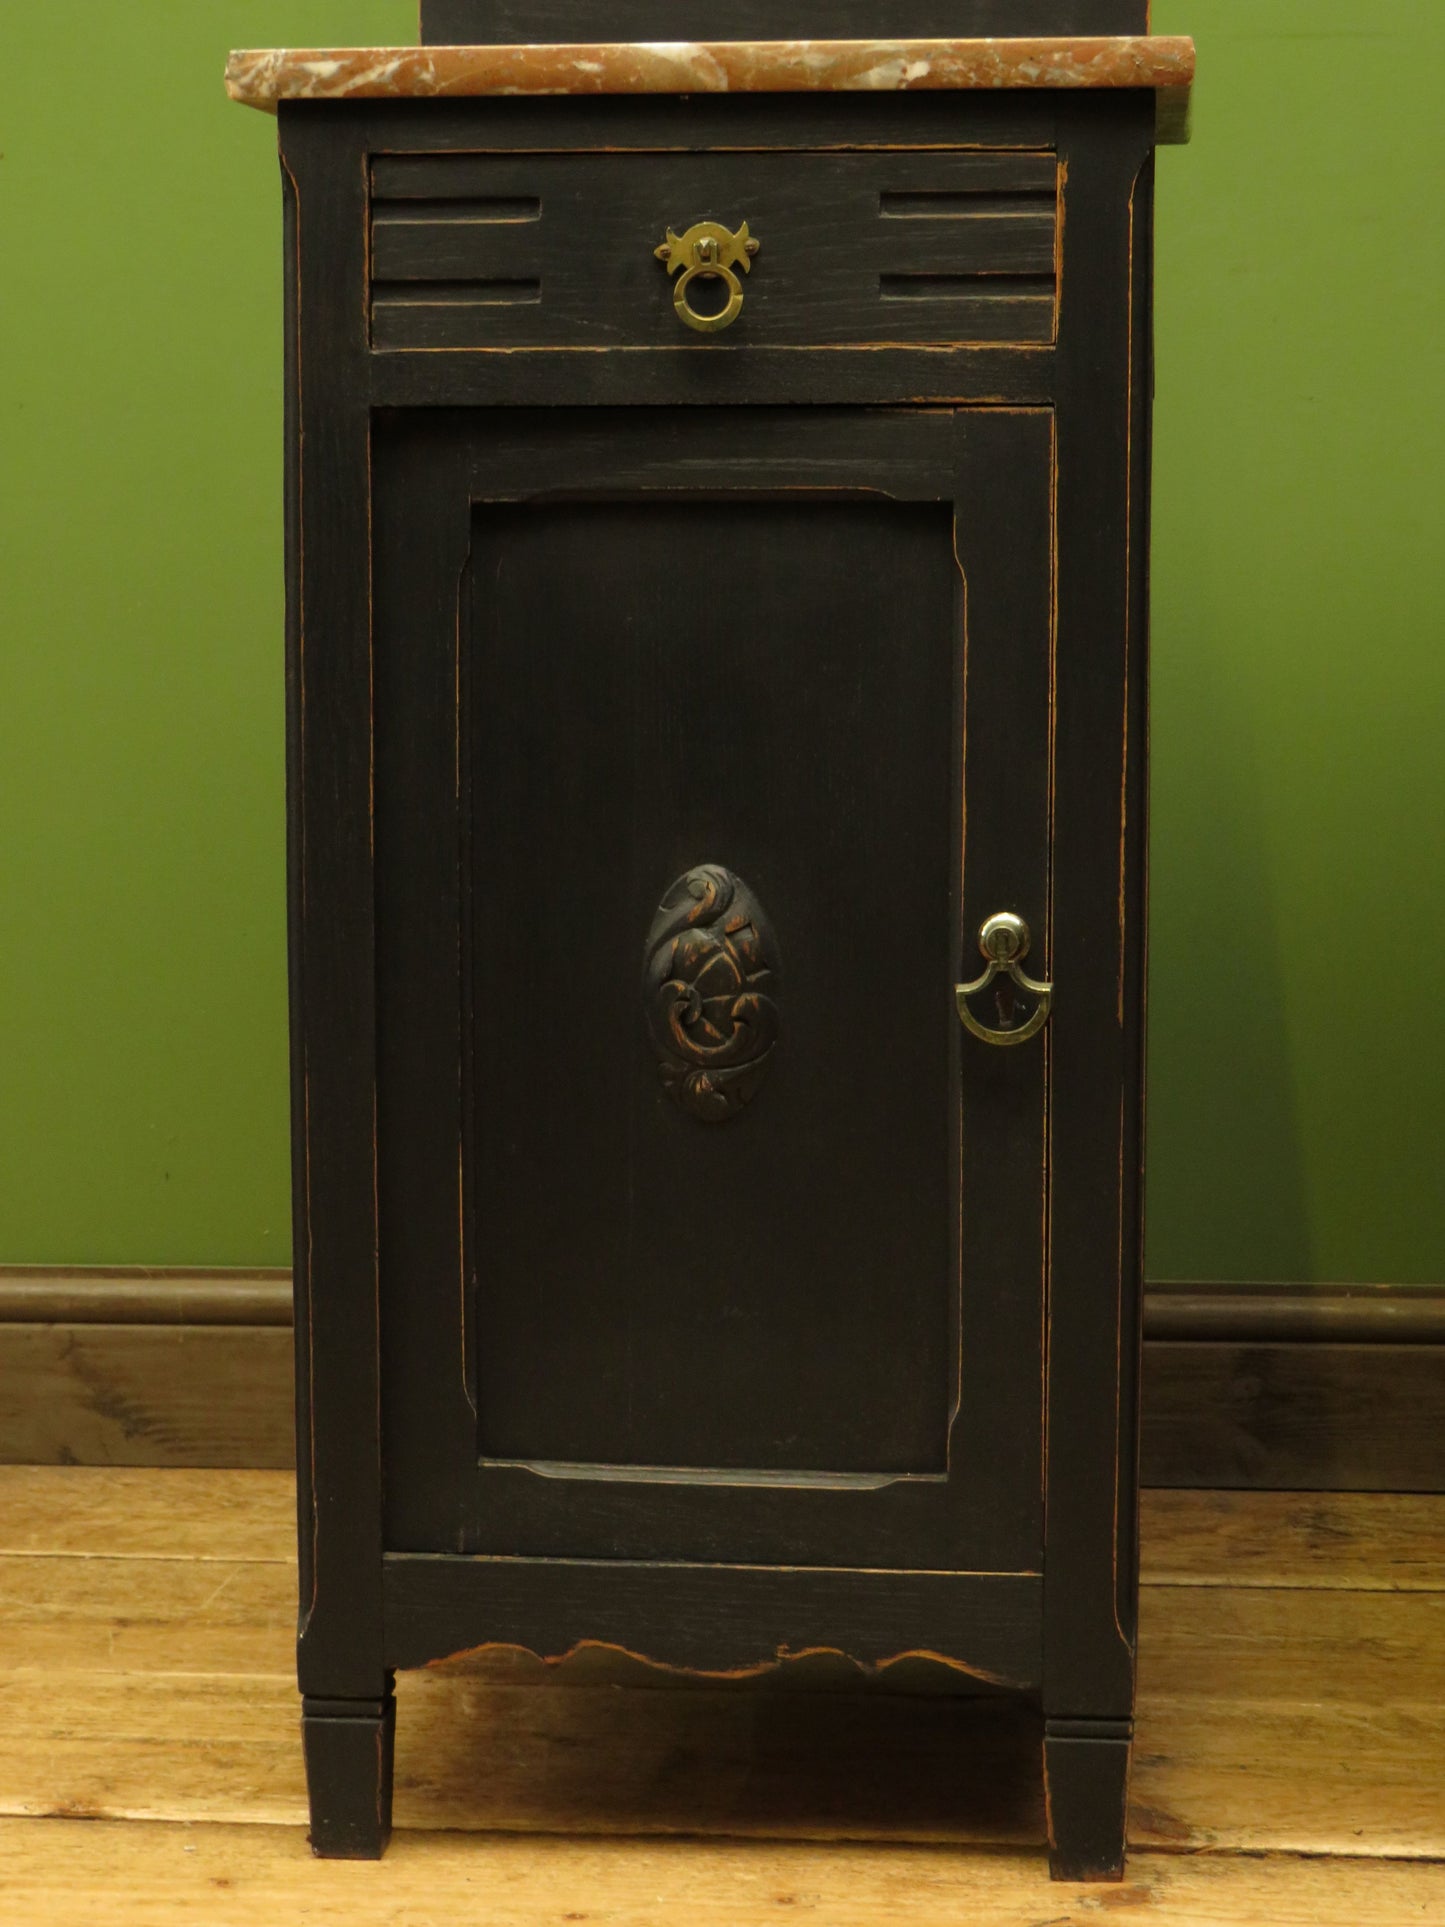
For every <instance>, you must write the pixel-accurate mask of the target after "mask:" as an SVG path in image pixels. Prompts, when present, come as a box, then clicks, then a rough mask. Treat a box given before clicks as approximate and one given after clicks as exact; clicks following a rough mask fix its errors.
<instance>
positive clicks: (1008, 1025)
mask: <svg viewBox="0 0 1445 1927" xmlns="http://www.w3.org/2000/svg"><path fill="white" fill-rule="evenodd" d="M993 1001H994V1008H995V1009H996V1010H997V1011H998V1027H999V1029H1000V1030H1012V1029H1013V1025H1014V987H1013V982H1012V980H1011V979H1010V978H1008V977H1001V978H1000V979H999V984H998V989H997V990H996V991H995V992H994V994H993Z"/></svg>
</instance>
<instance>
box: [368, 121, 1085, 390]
mask: <svg viewBox="0 0 1445 1927" xmlns="http://www.w3.org/2000/svg"><path fill="white" fill-rule="evenodd" d="M666 181H667V185H666V190H665V192H666V199H665V203H663V204H662V205H664V206H665V209H666V212H665V215H663V216H661V217H660V216H659V205H660V203H659V198H658V185H657V182H658V176H657V162H656V157H655V156H652V155H648V154H615V155H611V156H609V157H607V158H606V159H602V158H599V157H598V156H596V155H585V156H573V155H566V154H536V155H531V156H528V157H526V158H525V159H518V158H515V157H504V156H501V155H472V154H467V155H448V156H439V155H435V154H416V155H401V154H398V155H393V156H389V157H387V158H385V159H378V160H376V161H374V162H373V164H372V238H371V274H372V311H371V328H372V340H373V342H374V344H375V345H376V346H377V347H378V348H390V349H403V350H404V349H428V348H505V349H508V350H516V349H518V348H528V347H548V348H555V347H564V346H581V347H592V348H598V347H601V348H637V347H643V346H646V347H661V348H674V349H675V348H684V349H687V350H688V351H690V352H691V353H692V354H693V355H694V356H700V355H717V354H719V353H723V354H725V355H728V356H730V357H731V356H736V355H737V354H738V353H739V352H740V351H742V350H746V349H748V348H749V347H752V346H754V345H757V346H764V347H777V346H785V347H796V346H798V345H800V344H808V343H840V344H870V343H884V342H888V343H892V342H934V343H949V344H952V343H959V342H975V341H977V342H997V341H1003V342H1009V341H1017V342H1046V341H1050V340H1052V339H1053V334H1054V315H1055V262H1054V244H1055V236H1056V232H1057V226H1058V166H1057V162H1056V159H1055V157H1054V155H1053V154H1052V153H1049V152H1038V153H1033V152H1024V153H1004V154H998V153H991V154H960V153H867V154H858V153H855V154H816V153H815V154H804V155H798V156H796V157H795V158H794V159H793V160H792V161H791V162H790V164H789V165H788V166H787V167H786V168H785V169H784V168H780V167H779V166H778V163H777V160H776V158H775V157H774V156H772V155H769V154H698V155H692V154H689V155H673V156H671V157H669V159H668V162H667V175H666ZM704 220H706V221H717V222H719V223H721V225H722V226H724V227H725V228H727V229H728V230H729V232H733V231H736V230H738V229H739V227H740V226H741V224H742V223H743V222H746V223H747V226H748V231H749V233H750V235H751V236H753V237H754V238H755V239H756V241H757V244H758V251H757V253H756V255H755V256H753V257H752V260H751V263H750V266H749V270H748V272H747V273H746V275H741V276H740V277H739V279H740V284H741V285H742V287H743V306H742V312H741V314H740V315H739V318H738V320H737V321H736V322H735V323H734V325H733V326H732V327H731V328H729V329H728V331H727V333H726V336H723V335H721V334H719V335H715V336H714V335H708V334H703V333H698V332H695V331H693V330H690V329H688V328H687V327H685V326H684V325H683V324H682V323H681V322H680V321H679V320H678V317H677V315H676V313H675V311H674V307H673V282H672V280H671V279H670V278H669V274H668V270H667V268H666V267H665V266H664V264H663V263H662V262H660V261H659V260H657V258H656V254H655V250H656V248H657V247H658V245H659V244H661V243H662V242H663V241H664V240H665V238H666V236H667V234H668V232H676V233H677V234H682V233H684V232H685V231H686V230H687V229H688V228H689V227H690V226H692V224H693V223H694V222H697V221H704ZM703 292H704V291H703V290H695V291H694V292H693V293H692V295H691V296H690V299H691V300H693V301H694V302H700V301H701V299H702V295H703ZM721 305H722V303H721V301H720V300H718V301H715V302H714V303H713V306H714V308H716V307H720V306H721ZM704 311H706V310H704Z"/></svg>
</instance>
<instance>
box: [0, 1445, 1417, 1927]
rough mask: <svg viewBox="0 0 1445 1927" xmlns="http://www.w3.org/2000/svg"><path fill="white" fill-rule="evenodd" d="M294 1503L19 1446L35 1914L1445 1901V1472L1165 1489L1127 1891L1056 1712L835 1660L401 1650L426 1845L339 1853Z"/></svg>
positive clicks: (17, 1623) (517, 1916)
mask: <svg viewBox="0 0 1445 1927" xmlns="http://www.w3.org/2000/svg"><path fill="white" fill-rule="evenodd" d="M291 1534H292V1491H291V1481H290V1479H289V1477H288V1476H287V1475H286V1474H281V1473H270V1472H264V1473H262V1472H201V1471H152V1470H121V1469H111V1470H105V1469H91V1468H87V1469H79V1468H73V1469H72V1468H49V1467H44V1468H41V1467H4V1468H0V1626H3V1628H4V1640H3V1645H0V1675H3V1689H4V1690H3V1697H0V1705H3V1707H4V1709H5V1744H4V1746H3V1747H0V1816H3V1817H0V1921H3V1922H4V1923H5V1924H6V1927H10V1924H11V1923H14V1927H29V1923H31V1922H40V1921H45V1922H58V1923H65V1922H68V1921H71V1920H74V1921H75V1922H77V1923H79V1922H86V1923H90V1922H94V1923H98V1927H109V1924H110V1923H120V1922H135V1923H145V1924H146V1927H150V1923H158V1924H160V1927H164V1924H165V1923H169V1922H171V1921H180V1920H189V1921H196V1922H202V1921H204V1922H206V1923H217V1924H218V1927H224V1924H225V1923H231V1922H234V1923H236V1927H251V1923H256V1924H257V1927H259V1923H262V1922H265V1923H267V1927H270V1923H273V1922H286V1921H290V1920H305V1921H307V1922H312V1921H315V1922H333V1921H334V1922H337V1923H340V1922H342V1921H345V1922H347V1923H355V1924H356V1927H370V1923H372V1922H376V1923H381V1922H386V1923H389V1927H413V1924H414V1927H423V1923H431V1922H433V1921H437V1922H440V1921H442V1920H451V1919H458V1918H468V1919H470V1918H477V1919H485V1920H486V1922H487V1923H488V1927H513V1923H515V1924H516V1927H534V1924H537V1927H539V1924H540V1923H542V1922H556V1921H562V1920H588V1921H596V1922H604V1921H605V1922H609V1923H619V1922H637V1923H639V1927H641V1924H642V1923H648V1924H650V1923H653V1922H662V1921H678V1922H688V1921H693V1920H696V1921H698V1922H702V1923H711V1922H713V1921H716V1922H717V1923H718V1927H722V1923H724V1922H726V1923H727V1927H752V1923H754V1922H762V1921H764V1920H767V1921H776V1920H777V1919H778V1917H779V1914H780V1912H781V1911H782V1910H788V1912H789V1913H791V1914H795V1915H796V1914H803V1913H806V1914H808V1915H810V1916H811V1917H813V1918H816V1919H818V1920H820V1921H823V1920H826V1921H827V1922H829V1923H840V1924H846V1923H852V1922H859V1923H863V1922H875V1923H892V1922H894V1921H898V1922H902V1921H904V1920H905V1919H906V1920H907V1921H909V1922H910V1923H917V1927H934V1923H940V1924H941V1923H943V1922H945V1921H947V1922H961V1923H962V1922H966V1923H969V1924H970V1927H972V1923H983V1924H984V1927H993V1924H994V1923H998V1927H1014V1923H1019V1927H1022V1924H1023V1923H1030V1924H1031V1927H1044V1923H1047V1927H1068V1924H1069V1923H1076V1922H1077V1923H1079V1924H1080V1927H1082V1923H1084V1922H1094V1921H1097V1920H1098V1919H1099V1918H1100V1917H1101V1916H1103V1917H1105V1918H1107V1917H1108V1913H1109V1910H1110V1909H1113V1908H1122V1909H1123V1910H1124V1911H1125V1913H1126V1914H1129V1915H1131V1916H1132V1915H1138V1916H1139V1917H1141V1918H1146V1919H1148V1920H1149V1921H1150V1922H1154V1923H1159V1924H1160V1927H1173V1924H1174V1923H1176V1922H1177V1923H1180V1924H1181V1927H1183V1923H1188V1924H1189V1927H1210V1923H1213V1922H1218V1923H1220V1924H1221V1927H1223V1924H1224V1923H1234V1922H1240V1923H1243V1922H1251V1923H1254V1922H1264V1921H1270V1922H1277V1923H1285V1924H1286V1927H1288V1924H1289V1923H1295V1922H1298V1923H1300V1924H1301V1927H1304V1923H1306V1922H1308V1923H1311V1927H1315V1924H1319V1927H1323V1924H1324V1923H1331V1922H1336V1921H1338V1922H1341V1923H1343V1922H1349V1923H1351V1927H1354V1923H1366V1922H1368V1923H1371V1927H1375V1924H1377V1923H1378V1924H1379V1927H1390V1924H1391V1923H1394V1922H1397V1921H1398V1922H1406V1921H1411V1922H1413V1921H1440V1922H1442V1923H1445V1864H1442V1863H1445V1499H1439V1498H1430V1497H1422V1496H1409V1497H1388V1496H1379V1495H1338V1496H1330V1495H1322V1494H1317V1493H1316V1494H1306V1495H1291V1494H1281V1493H1253V1494H1251V1493H1192V1492H1183V1491H1176V1492H1156V1493H1150V1494H1147V1495H1146V1505H1145V1513H1144V1533H1143V1539H1144V1588H1143V1608H1142V1627H1141V1639H1140V1702H1139V1722H1138V1740H1137V1745H1136V1760H1135V1770H1134V1784H1133V1790H1132V1802H1131V1822H1130V1831H1131V1837H1132V1840H1133V1842H1134V1851H1133V1854H1132V1857H1131V1861H1130V1874H1129V1880H1128V1881H1127V1883H1126V1884H1125V1885H1124V1886H1123V1887H1121V1888H1113V1889H1109V1888H1073V1887H1068V1886H1065V1887H1051V1886H1050V1884H1049V1882H1048V1881H1047V1879H1046V1877H1045V1873H1044V1867H1043V1860H1042V1856H1041V1854H1040V1853H1039V1851H1038V1844H1037V1843H1038V1842H1039V1841H1040V1840H1041V1839H1042V1835H1043V1825H1042V1814H1041V1811H1040V1800H1039V1789H1038V1733H1037V1728H1036V1726H1035V1725H1034V1724H1033V1723H1032V1722H1031V1721H1030V1720H1028V1719H1026V1718H1020V1717H1019V1716H1018V1715H1017V1714H1016V1713H1015V1712H1013V1711H1012V1710H1011V1709H1010V1708H1009V1707H1008V1706H1007V1705H1004V1704H1001V1703H982V1704H981V1703H979V1702H974V1701H967V1700H944V1701H938V1700H936V1699H934V1698H932V1697H930V1696H924V1695H921V1694H918V1693H911V1692H909V1691H908V1690H906V1689H907V1688H908V1686H909V1684H910V1682H909V1680H908V1679H907V1678H906V1677H905V1678H902V1679H896V1678H890V1681H889V1685H888V1690H879V1689H878V1688H876V1687H874V1688H869V1689H866V1690H851V1691H841V1690H839V1688H840V1680H839V1677H838V1674H837V1672H836V1671H835V1670H834V1668H833V1667H832V1666H831V1665H830V1664H828V1663H823V1664H821V1665H815V1664H813V1663H811V1662H806V1661H803V1662H796V1663H795V1664H793V1665H791V1666H789V1667H788V1668H785V1669H782V1670H781V1673H780V1675H778V1676H774V1677H773V1678H772V1679H771V1680H770V1682H769V1685H768V1687H767V1688H765V1689H764V1690H761V1691H759V1690H749V1689H748V1688H745V1687H739V1686H730V1685H720V1686H719V1685H714V1686H705V1687H699V1686H692V1685H679V1684H677V1683H676V1682H673V1681H670V1680H669V1679H668V1677H667V1676H665V1675H657V1674H654V1673H650V1672H646V1671H644V1670H643V1669H640V1668H634V1669H631V1672H630V1675H628V1676H627V1677H628V1678H629V1683H631V1684H633V1685H637V1686H639V1687H641V1688H642V1689H644V1690H632V1691H628V1690H623V1688H622V1687H621V1686H619V1684H618V1669H617V1666H616V1663H615V1662H612V1661H610V1660H608V1659H606V1658H605V1657H602V1656H598V1655H587V1654H584V1655H581V1656H579V1659H578V1660H576V1661H572V1662H569V1663H568V1664H567V1665H565V1666H563V1667H560V1668H556V1669H550V1670H549V1669H548V1668H546V1667H544V1666H542V1665H541V1664H540V1663H539V1662H537V1661H535V1660H533V1659H531V1658H530V1657H528V1656H527V1655H523V1654H511V1655H502V1656H498V1657H494V1658H492V1659H490V1660H488V1661H487V1662H486V1663H485V1664H484V1665H477V1664H475V1663H467V1664H465V1665H457V1666H452V1667H444V1668H437V1669H434V1670H432V1671H429V1672H427V1673H425V1674H419V1675H404V1676H403V1677H402V1678H401V1680H400V1681H399V1682H398V1699H399V1718H398V1729H397V1793H396V1819H397V1826H398V1829H399V1832H398V1835H397V1838H396V1840H395V1842H394V1844H393V1847H392V1849H391V1851H390V1853H389V1854H388V1856H387V1858H386V1860H385V1861H384V1862H382V1863H381V1865H380V1866H365V1867H354V1866H338V1865H336V1864H334V1863H318V1862H314V1861H312V1860H311V1858H310V1856H309V1854H308V1852H307V1850H306V1845H305V1837H304V1824H305V1796H304V1784H303V1779H302V1773H301V1760H300V1747H299V1740H298V1734H297V1718H296V1715H297V1705H296V1696H295V1690H294V1686H293V1682H292V1635H293V1627H294V1619H295V1608H294V1588H295V1568H294V1563H293V1560H292V1554H291ZM900 1688H902V1689H905V1690H899V1689H900ZM964 1843H967V1844H966V1845H965V1844H964ZM961 1848H962V1850H961Z"/></svg>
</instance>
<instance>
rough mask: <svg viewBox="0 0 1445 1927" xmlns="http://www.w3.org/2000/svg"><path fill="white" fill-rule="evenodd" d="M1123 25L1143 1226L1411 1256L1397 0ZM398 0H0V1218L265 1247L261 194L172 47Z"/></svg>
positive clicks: (1442, 1249)
mask: <svg viewBox="0 0 1445 1927" xmlns="http://www.w3.org/2000/svg"><path fill="white" fill-rule="evenodd" d="M1306 23H1307V24H1306ZM1155 26H1156V28H1158V29H1159V30H1161V31H1166V32H1167V31H1190V32H1193V33H1194V34H1195V36H1196V38H1197V39H1198V42H1199V51H1200V62H1201V70H1202V80H1201V85H1200V89H1199V96H1198V102H1197V108H1196V117H1195V140H1194V144H1193V146H1192V147H1190V148H1187V149H1183V150H1178V149H1173V150H1166V151H1165V152H1164V153H1163V154H1162V155H1161V157H1160V169H1159V175H1160V193H1159V215H1160V220H1159V226H1160V244H1159V315H1158V349H1159V367H1158V376H1159V391H1158V413H1157V443H1156V454H1157V460H1156V484H1157V490H1156V514H1155V531H1154V642H1155V655H1154V664H1155V684H1154V687H1155V712H1154V714H1155V721H1154V757H1155V763H1154V901H1153V950H1152V960H1151V1000H1152V1002H1151V1022H1152V1044H1151V1074H1150V1139H1151V1142H1150V1153H1151V1159H1152V1165H1151V1177H1150V1201H1149V1209H1150V1257H1149V1268H1150V1270H1151V1272H1152V1273H1153V1274H1154V1275H1156V1276H1176V1277H1178V1276H1194V1277H1282V1278H1310V1277H1313V1278H1319V1279H1325V1278H1339V1279H1351V1278H1357V1279H1381V1278H1383V1279H1395V1280H1424V1279H1432V1278H1439V1277H1441V1276H1445V1183H1442V1181H1441V1163H1442V1158H1441V1153H1442V1148H1445V1128H1442V1110H1445V1076H1442V1070H1445V999H1442V998H1441V995H1440V991H1441V983H1440V977H1441V961H1440V960H1441V957H1442V955H1445V848H1442V841H1445V838H1442V824H1445V755H1442V752H1441V748H1440V743H1441V738H1442V725H1445V650H1442V648H1441V646H1440V643H1441V637H1442V632H1445V625H1442V620H1441V616H1440V613H1439V610H1440V606H1441V601H1442V597H1441V586H1442V585H1441V580H1440V575H1441V570H1440V562H1439V555H1440V548H1441V541H1440V535H1439V532H1438V526H1439V523H1440V520H1441V510H1442V494H1445V491H1442V487H1441V463H1440V458H1439V451H1438V443H1439V438H1440V423H1441V421H1442V419H1445V396H1442V392H1441V391H1442V380H1441V348H1440V332H1441V330H1440V320H1439V317H1440V314H1441V311H1442V302H1441V294H1442V288H1441V276H1442V250H1441V244H1440V229H1439V225H1438V218H1437V212H1436V206H1435V199H1436V195H1435V189H1436V187H1437V184H1438V175H1439V162H1438V159H1437V156H1436V151H1435V137H1434V133H1433V125H1434V114H1435V110H1436V107H1437V104H1438V101H1439V99H1440V96H1441V82H1442V77H1445V75H1442V69H1445V7H1442V6H1441V5H1440V0H1156V4H1155ZM414 28H415V13H414V7H413V5H412V4H411V0H208V4H205V5H198V4H196V0H125V4H122V0H48V4H47V5H46V6H45V7H43V8H41V7H26V8H19V7H16V8H12V9H11V10H10V11H9V14H8V15H7V19H6V58H5V61H4V63H3V68H0V153H3V159H0V264H3V275H4V288H5V293H4V302H3V307H0V330H3V335H0V370H3V376H0V382H3V386H0V409H3V419H0V464H3V467H0V489H3V502H0V545H3V552H0V621H3V641H0V905H3V910H0V1080H3V1082H0V1090H3V1096H4V1101H3V1105H0V1134H3V1135H0V1260H7V1261H11V1262H31V1261H50V1262H84V1261H96V1262H150V1263H186V1264H190V1263H194V1264H228V1263H229V1264H248V1263H281V1262H284V1261H285V1259H286V1256H287V1251H288V1231H287V1215H286V1214H287V1205H286V1183H287V1180H286V1094H285V974H284V957H283V902H282V892H281V863H282V848H283V830H282V788H281V786H282V761H281V758H282V751H281V673H280V672H281V553H280V550H281V541H280V412H281V407H280V383H279V367H280V320H279V317H280V274H279V267H280V252H279V221H280V199H279V191H278V185H277V174H276V166H275V161H274V149H273V129H272V126H271V124H270V123H269V122H268V121H266V120H265V119H263V118H262V117H261V116H259V115H256V114H252V113H248V112H244V111H242V110H241V109H239V108H234V107H229V106H228V105H227V103H226V101H225V99H224V97H223V95H222V93H221V89H220V63H221V57H222V55H223V53H224V51H225V49H226V48H227V47H228V46H232V45H266V44H285V43H288V42H289V43H291V44H300V43H305V42H310V43H312V44H325V43H327V42H328V41H330V42H336V41H352V42H366V41H387V40H407V39H410V38H412V37H413V36H414ZM1387 946H1388V947H1389V948H1388V953H1387Z"/></svg>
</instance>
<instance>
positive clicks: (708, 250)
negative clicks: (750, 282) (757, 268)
mask: <svg viewBox="0 0 1445 1927" xmlns="http://www.w3.org/2000/svg"><path fill="white" fill-rule="evenodd" d="M757 251H758V243H757V241H755V240H754V238H753V237H752V235H751V234H749V233H748V224H747V222H746V221H744V222H743V224H742V226H741V227H740V228H739V229H738V231H737V233H736V234H730V233H729V232H728V230H727V229H726V228H725V227H723V226H722V225H721V223H720V222H717V221H697V222H695V223H694V224H693V226H692V227H690V228H689V229H688V230H687V232H686V233H685V234H682V235H677V234H674V233H673V231H672V229H671V228H669V229H668V230H667V239H666V240H665V241H664V242H663V244H662V246H661V247H659V248H654V249H653V253H654V254H655V255H656V256H657V258H658V260H659V261H661V262H663V263H665V265H666V267H667V271H668V273H669V274H677V273H678V271H679V270H681V277H680V279H679V280H678V283H677V286H676V287H675V288H674V289H673V291H672V305H673V307H674V309H675V310H676V312H677V318H678V320H679V321H681V322H682V323H683V325H684V326H685V327H688V328H696V329H697V331H698V333H699V334H715V333H716V332H717V330H718V329H719V328H730V327H731V326H732V325H733V323H734V322H735V321H736V320H737V318H738V316H739V315H740V314H741V313H742V306H743V284H742V282H741V281H739V280H738V278H737V276H736V275H735V274H734V273H733V269H734V268H741V269H742V271H743V273H744V274H751V273H752V268H753V262H752V257H753V256H754V255H755V254H756V253H757ZM698 280H710V281H721V282H722V284H723V286H724V287H725V288H726V289H727V297H728V298H727V304H726V306H724V307H723V308H721V309H719V311H718V312H717V313H716V314H699V313H698V311H697V309H696V308H694V307H693V305H692V303H691V302H690V301H689V300H688V298H687V291H688V289H689V287H690V286H691V285H692V283H693V282H694V281H698Z"/></svg>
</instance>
